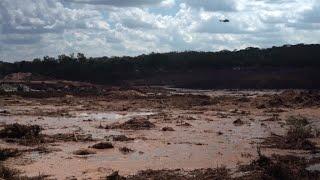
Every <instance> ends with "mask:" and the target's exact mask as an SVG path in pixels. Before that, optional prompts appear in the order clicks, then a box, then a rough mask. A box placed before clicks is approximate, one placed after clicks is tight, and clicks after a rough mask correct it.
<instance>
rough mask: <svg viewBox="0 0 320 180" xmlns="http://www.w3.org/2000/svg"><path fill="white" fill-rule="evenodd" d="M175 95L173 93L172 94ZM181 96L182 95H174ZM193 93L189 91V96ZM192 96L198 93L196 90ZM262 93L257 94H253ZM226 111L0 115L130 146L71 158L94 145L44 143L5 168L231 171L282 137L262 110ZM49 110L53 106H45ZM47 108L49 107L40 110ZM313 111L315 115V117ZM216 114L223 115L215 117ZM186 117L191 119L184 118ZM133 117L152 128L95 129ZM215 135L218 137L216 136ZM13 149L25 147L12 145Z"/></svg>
mask: <svg viewBox="0 0 320 180" xmlns="http://www.w3.org/2000/svg"><path fill="white" fill-rule="evenodd" d="M173 93H175V92H173ZM178 93H186V92H184V91H183V92H178ZM192 93H194V92H192ZM195 93H200V94H201V93H203V92H202V91H196V92H195ZM205 93H207V95H211V94H212V95H214V96H219V95H220V94H224V95H228V96H230V95H233V96H254V95H256V94H257V93H256V92H255V93H252V92H238V93H236V92H233V93H231V92H223V91H221V92H220V91H219V92H211V91H208V92H205ZM270 93H276V92H270ZM259 94H263V92H259ZM31 104H33V105H32V106H30V104H28V105H16V106H6V107H5V109H8V110H9V111H17V110H19V109H23V111H24V112H28V114H32V113H29V112H32V111H34V109H37V110H39V109H41V106H42V105H41V104H40V103H39V104H34V103H31ZM234 106H235V105H230V107H224V108H219V110H216V109H218V108H216V106H213V107H209V108H207V109H202V110H201V109H200V110H199V109H197V110H196V111H195V110H194V109H193V110H178V109H167V110H159V109H153V108H152V107H150V109H147V110H146V109H143V110H141V111H136V112H128V111H121V112H116V111H84V110H83V111H76V110H74V108H73V107H71V106H66V107H64V110H65V113H66V115H65V116H58V115H57V116H54V115H52V114H50V116H46V115H43V116H34V115H20V114H21V112H19V113H18V114H19V115H15V114H14V113H13V114H11V115H9V116H0V123H2V124H11V123H14V122H18V123H21V124H37V125H40V126H42V127H43V128H44V130H43V133H44V134H49V135H52V134H58V133H77V134H84V135H88V134H89V135H92V137H93V138H94V139H95V140H96V141H97V142H100V141H105V136H108V135H119V134H123V135H126V136H128V137H131V138H135V140H134V141H129V142H112V143H113V145H114V147H115V148H113V149H108V150H94V151H95V152H96V154H92V155H88V156H77V155H74V154H73V152H74V151H76V150H79V149H87V148H89V146H92V145H93V144H95V143H97V142H57V143H54V144H48V145H47V146H48V147H49V148H55V149H56V150H57V151H54V152H52V153H49V154H39V153H37V152H29V153H26V154H24V155H23V156H21V157H18V158H15V159H9V160H8V161H7V162H6V164H7V165H9V166H12V167H14V168H17V169H19V170H21V171H23V172H24V174H25V175H28V176H35V175H39V174H49V175H52V177H53V178H57V179H65V178H67V177H77V178H80V179H82V178H92V179H99V178H101V177H104V176H106V175H107V174H109V173H111V172H112V171H116V170H118V171H119V172H120V174H122V175H129V174H134V173H136V172H137V171H139V170H145V169H165V168H169V169H176V168H184V169H190V170H191V169H198V168H216V167H217V166H222V165H223V166H227V167H229V168H233V169H234V168H235V167H236V166H237V164H239V163H248V162H249V161H250V160H252V159H254V158H255V157H256V148H257V144H258V143H259V142H260V141H261V138H264V137H267V136H269V135H270V134H271V132H273V133H277V134H283V133H284V131H285V130H284V129H283V128H281V123H279V122H274V121H270V122H269V121H268V122H264V121H263V120H264V119H267V118H270V114H268V113H264V112H263V111H262V110H258V109H252V108H250V107H249V108H248V107H242V106H241V105H239V108H242V109H243V110H244V111H247V112H250V113H249V114H247V115H243V114H239V113H231V112H230V109H231V108H234ZM51 107H57V106H56V105H51ZM44 108H48V109H50V105H47V106H44ZM316 112H318V113H316ZM319 112H320V111H319V110H318V109H314V110H309V111H308V110H307V111H305V110H303V109H300V110H295V111H291V110H288V111H287V112H284V113H282V114H280V117H281V118H285V117H286V116H288V115H290V114H294V113H295V114H300V113H305V114H306V115H311V114H313V115H315V114H316V115H318V114H320V113H319ZM161 113H165V114H167V115H169V117H170V118H169V120H164V118H163V117H162V116H160V115H159V114H161ZM217 114H225V115H227V117H224V118H221V117H219V116H218V115H217ZM186 115H187V116H189V117H192V118H186ZM133 117H148V119H149V120H150V121H151V122H153V123H154V124H155V125H156V127H155V128H153V129H151V130H138V131H133V130H120V129H114V130H107V129H101V128H98V127H99V126H106V125H109V124H112V123H122V122H125V121H127V120H129V119H131V118H133ZM239 118H240V119H241V120H242V121H243V124H242V125H239V126H236V125H235V124H234V123H233V122H234V121H235V120H236V119H239ZM180 121H184V122H187V123H189V124H190V125H191V126H180V125H181V122H180ZM166 126H169V127H172V128H174V130H175V131H169V132H164V131H161V129H162V127H166ZM219 132H220V133H219ZM15 147H18V148H25V147H21V146H15ZM121 147H128V148H130V149H132V150H134V152H133V153H129V154H122V153H121V152H120V151H119V148H121Z"/></svg>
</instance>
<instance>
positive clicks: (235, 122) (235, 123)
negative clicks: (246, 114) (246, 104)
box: [233, 119, 244, 126]
mask: <svg viewBox="0 0 320 180" xmlns="http://www.w3.org/2000/svg"><path fill="white" fill-rule="evenodd" d="M233 124H234V125H235V126H242V125H243V124H244V122H243V121H242V120H241V119H237V120H235V121H233Z"/></svg>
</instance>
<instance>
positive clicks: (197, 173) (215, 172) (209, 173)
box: [106, 167, 232, 180]
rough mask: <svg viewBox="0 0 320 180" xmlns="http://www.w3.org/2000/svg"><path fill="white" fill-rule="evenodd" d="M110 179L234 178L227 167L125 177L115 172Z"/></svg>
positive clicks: (196, 179) (179, 179) (189, 179)
mask: <svg viewBox="0 0 320 180" xmlns="http://www.w3.org/2000/svg"><path fill="white" fill-rule="evenodd" d="M106 179H108V180H162V179H167V180H198V179H201V180H228V179H232V178H231V174H230V170H228V169H227V168H225V167H218V168H216V169H196V170H193V171H185V170H182V169H176V170H145V171H139V172H138V173H137V174H136V175H132V176H128V177H123V176H120V175H119V174H118V172H117V171H116V172H114V173H112V174H110V175H108V176H107V177H106Z"/></svg>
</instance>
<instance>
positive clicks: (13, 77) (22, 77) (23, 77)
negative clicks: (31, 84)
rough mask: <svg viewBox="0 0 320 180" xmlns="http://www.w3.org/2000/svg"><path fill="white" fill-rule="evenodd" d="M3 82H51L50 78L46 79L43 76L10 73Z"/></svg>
mask: <svg viewBox="0 0 320 180" xmlns="http://www.w3.org/2000/svg"><path fill="white" fill-rule="evenodd" d="M3 80H4V81H44V80H52V78H48V77H45V76H40V75H34V74H32V73H23V72H18V73H12V74H8V75H6V76H5V77H4V78H3Z"/></svg>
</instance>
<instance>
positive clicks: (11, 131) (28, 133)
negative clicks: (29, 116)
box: [0, 123, 41, 138]
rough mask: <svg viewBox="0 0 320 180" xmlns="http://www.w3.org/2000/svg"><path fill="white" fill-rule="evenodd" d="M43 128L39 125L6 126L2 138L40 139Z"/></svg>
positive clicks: (0, 136) (0, 132) (16, 124)
mask: <svg viewBox="0 0 320 180" xmlns="http://www.w3.org/2000/svg"><path fill="white" fill-rule="evenodd" d="M40 132H41V128H40V126H38V125H21V124H18V123H15V124H9V125H5V127H4V128H3V129H2V130H1V131H0V138H34V137H39V136H40Z"/></svg>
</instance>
